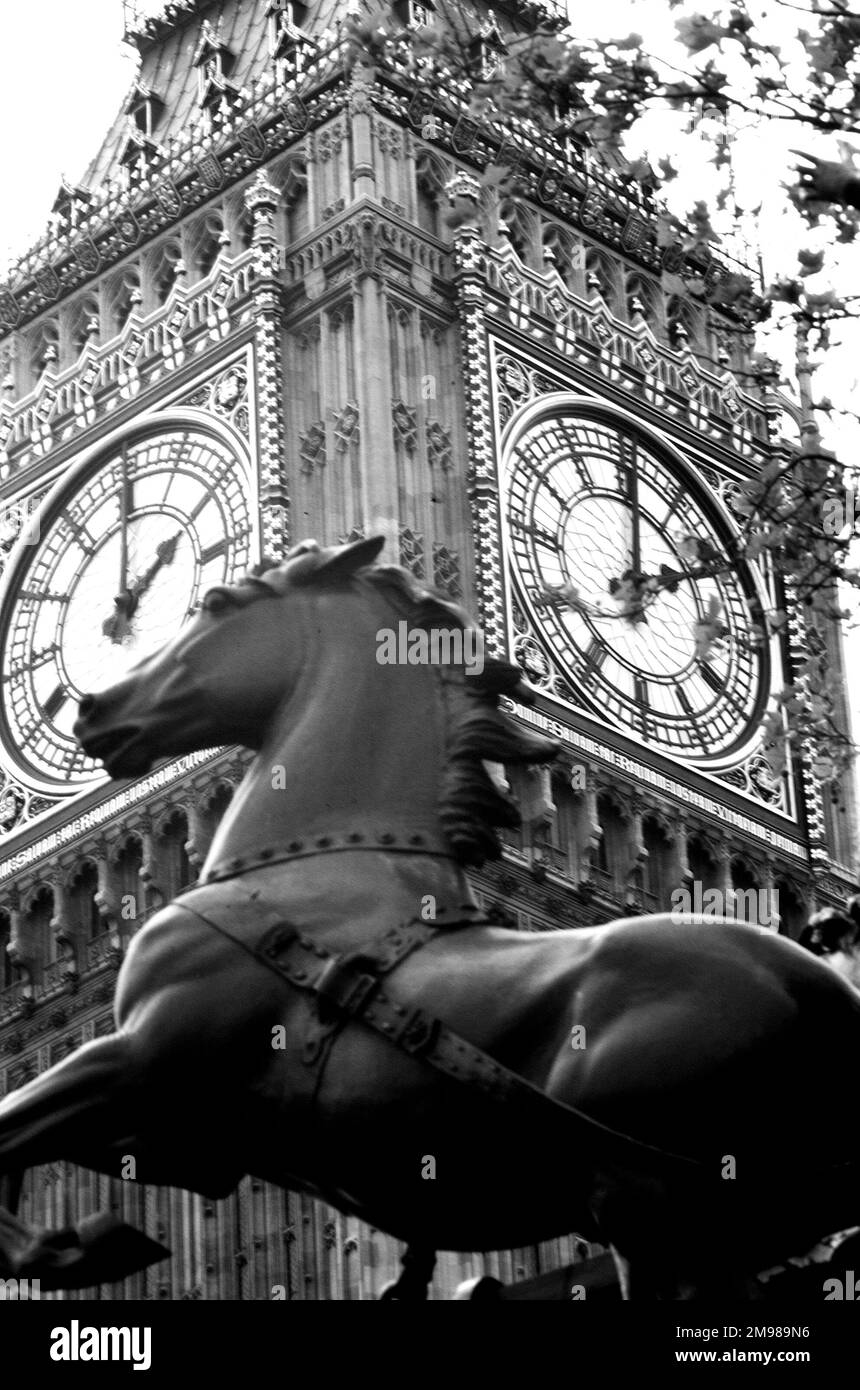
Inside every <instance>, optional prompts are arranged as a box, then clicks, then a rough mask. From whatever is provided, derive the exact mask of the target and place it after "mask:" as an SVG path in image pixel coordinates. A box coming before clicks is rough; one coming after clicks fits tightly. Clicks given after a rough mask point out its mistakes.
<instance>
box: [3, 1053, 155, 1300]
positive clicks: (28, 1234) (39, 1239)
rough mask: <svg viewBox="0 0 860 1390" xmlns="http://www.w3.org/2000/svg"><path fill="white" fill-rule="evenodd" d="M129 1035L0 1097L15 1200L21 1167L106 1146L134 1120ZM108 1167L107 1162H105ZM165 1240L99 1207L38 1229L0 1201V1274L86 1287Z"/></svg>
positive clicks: (136, 1265)
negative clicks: (75, 1221) (64, 1224)
mask: <svg viewBox="0 0 860 1390" xmlns="http://www.w3.org/2000/svg"><path fill="white" fill-rule="evenodd" d="M134 1082H135V1076H134V1068H133V1067H132V1058H131V1047H130V1044H129V1040H128V1038H127V1037H125V1036H124V1035H122V1034H114V1035H113V1036H112V1037H109V1038H100V1039H99V1040H98V1041H96V1042H91V1043H88V1044H87V1045H86V1046H85V1047H82V1048H81V1049H80V1050H79V1051H78V1052H75V1053H73V1054H72V1055H71V1056H70V1057H67V1058H66V1059H65V1061H63V1062H61V1063H60V1064H59V1066H56V1067H52V1068H51V1069H50V1071H47V1072H45V1073H44V1074H43V1075H42V1076H38V1077H36V1078H35V1079H34V1080H33V1081H30V1082H28V1084H27V1085H26V1086H22V1087H21V1088H20V1090H17V1091H13V1092H12V1093H11V1095H8V1096H7V1097H6V1098H5V1100H3V1101H2V1102H0V1167H5V1168H6V1169H7V1174H8V1178H9V1181H8V1182H7V1185H6V1191H7V1193H8V1194H9V1195H10V1196H11V1197H12V1199H13V1202H14V1203H15V1205H17V1191H16V1188H17V1189H18V1190H19V1189H20V1175H21V1172H22V1170H23V1169H24V1168H28V1167H31V1166H33V1165H34V1164H37V1163H46V1162H50V1160H51V1159H55V1158H70V1159H74V1158H75V1156H76V1155H75V1150H76V1148H81V1147H83V1146H84V1144H85V1145H86V1150H87V1155H88V1157H89V1155H91V1154H93V1153H95V1152H96V1151H97V1149H98V1146H100V1145H103V1146H104V1147H105V1153H106V1156H107V1153H109V1152H110V1143H111V1141H114V1142H116V1141H117V1140H118V1139H120V1138H121V1137H122V1136H124V1135H127V1134H133V1133H135V1132H136V1129H137V1126H138V1124H139V1123H140V1100H139V1093H138V1092H136V1090H135V1085H134ZM108 1171H110V1169H109V1170H108ZM167 1254H169V1251H168V1250H166V1249H165V1248H164V1246H161V1245H158V1244H156V1242H155V1241H151V1240H149V1238H148V1237H147V1236H145V1235H143V1234H142V1232H140V1231H135V1230H134V1229H133V1228H132V1227H130V1226H126V1225H125V1224H124V1223H123V1222H120V1221H118V1220H117V1219H116V1218H114V1217H112V1216H110V1215H107V1214H105V1213H97V1214H96V1215H95V1216H91V1217H88V1218H86V1220H84V1221H83V1222H81V1223H80V1225H79V1226H78V1227H77V1228H76V1229H72V1228H69V1229H66V1230H62V1231H37V1230H35V1229H33V1228H32V1227H29V1226H27V1225H25V1224H24V1223H23V1222H21V1221H19V1220H18V1219H17V1218H16V1217H15V1216H14V1215H13V1214H12V1213H10V1212H9V1211H8V1210H3V1209H2V1208H0V1274H2V1275H3V1276H4V1277H6V1276H8V1275H13V1276H15V1277H30V1278H32V1277H36V1278H38V1279H39V1280H40V1282H42V1283H43V1284H44V1286H45V1288H46V1289H52V1288H85V1287H90V1286H92V1285H93V1284H99V1283H104V1282H106V1281H108V1282H110V1281H113V1280H115V1279H122V1278H124V1277H125V1276H126V1275H128V1274H132V1273H135V1272H136V1271H137V1270H139V1269H144V1268H146V1266H147V1265H149V1264H152V1263H153V1262H154V1261H155V1260H161V1259H164V1258H165V1256H166V1255H167Z"/></svg>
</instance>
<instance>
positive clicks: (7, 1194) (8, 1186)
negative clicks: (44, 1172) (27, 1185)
mask: <svg viewBox="0 0 860 1390" xmlns="http://www.w3.org/2000/svg"><path fill="white" fill-rule="evenodd" d="M24 1171H25V1170H24V1169H23V1168H14V1169H12V1170H10V1172H8V1173H4V1174H3V1175H2V1176H0V1207H4V1208H5V1210H6V1211H11V1212H13V1213H14V1212H16V1211H17V1210H18V1203H19V1202H20V1200H21V1188H22V1187H23V1185H24Z"/></svg>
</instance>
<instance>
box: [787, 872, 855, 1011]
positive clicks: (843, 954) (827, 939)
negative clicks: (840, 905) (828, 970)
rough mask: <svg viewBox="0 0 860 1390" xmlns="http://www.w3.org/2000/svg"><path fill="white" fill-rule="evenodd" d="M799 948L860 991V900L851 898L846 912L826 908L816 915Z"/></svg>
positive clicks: (802, 937) (810, 920) (805, 929)
mask: <svg viewBox="0 0 860 1390" xmlns="http://www.w3.org/2000/svg"><path fill="white" fill-rule="evenodd" d="M798 945H799V946H804V947H805V948H806V950H807V951H811V952H812V954H813V955H814V956H818V957H819V958H820V959H821V960H823V961H825V962H826V963H827V964H828V965H829V966H831V967H832V968H833V969H834V970H835V971H836V972H837V974H839V975H842V976H843V978H844V979H846V980H847V981H848V982H849V984H852V985H853V986H854V988H855V989H858V990H860V897H858V896H856V895H855V896H854V897H852V898H849V899H848V903H847V904H846V907H845V909H844V910H843V911H839V910H837V909H836V908H833V907H825V908H823V909H822V910H821V911H820V912H816V913H814V915H813V916H812V917H810V919H809V924H808V926H806V927H805V928H804V930H803V932H802V933H801V935H800V937H799V938H798Z"/></svg>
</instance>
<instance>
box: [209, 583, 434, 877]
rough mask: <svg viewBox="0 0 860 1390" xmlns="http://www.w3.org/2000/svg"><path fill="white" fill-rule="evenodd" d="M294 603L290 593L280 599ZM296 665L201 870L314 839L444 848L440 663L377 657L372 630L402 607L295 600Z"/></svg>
mask: <svg viewBox="0 0 860 1390" xmlns="http://www.w3.org/2000/svg"><path fill="white" fill-rule="evenodd" d="M287 601H290V600H287ZM292 601H293V602H298V603H299V604H300V605H301V607H300V611H299V613H298V614H293V615H291V616H292V617H293V621H294V622H295V623H296V626H297V627H298V628H300V629H302V630H301V631H300V632H299V638H298V640H299V641H300V643H301V646H300V650H301V652H302V664H301V669H300V671H299V674H298V678H297V680H296V683H295V687H294V689H293V692H292V694H291V695H290V696H289V697H288V698H287V699H286V700H285V702H284V704H283V705H282V706H281V707H280V708H279V709H278V710H277V711H276V713H275V715H274V716H273V718H272V720H271V721H270V724H269V726H268V728H267V729H266V730H265V735H264V741H263V744H262V746H261V748H260V751H259V752H258V754H257V756H256V757H255V759H254V761H253V763H252V765H251V767H250V769H249V771H248V773H247V775H246V777H245V780H244V781H243V783H242V785H241V787H240V788H239V791H238V792H237V794H236V796H235V797H234V798H233V802H232V803H231V806H230V809H229V811H228V813H227V815H226V816H225V818H224V820H223V821H222V824H221V826H220V827H219V830H218V833H217V834H216V837H215V839H214V841H213V844H212V848H211V850H210V852H209V855H208V857H207V860H206V864H205V865H204V874H205V873H208V872H210V871H212V869H213V868H215V867H219V868H220V867H222V866H223V865H224V863H225V862H226V861H230V860H237V859H238V860H242V861H245V862H247V861H248V860H256V859H257V858H258V857H259V855H260V853H261V851H262V850H264V849H267V850H268V849H271V850H273V851H274V852H275V853H277V854H278V855H279V856H280V855H281V853H282V852H283V851H284V850H289V849H290V847H295V846H298V847H299V852H307V851H308V850H309V849H311V848H313V847H315V846H317V845H319V842H320V841H325V840H329V841H330V842H332V841H335V842H337V843H338V844H341V843H343V844H347V843H352V842H354V841H350V840H349V837H350V836H353V837H354V836H356V835H359V836H361V837H362V841H361V843H362V844H363V845H368V846H369V845H371V844H374V843H375V844H378V845H379V846H380V847H382V846H384V845H387V844H390V845H392V846H393V847H396V849H397V850H398V851H403V850H405V849H406V848H407V846H410V845H411V846H415V847H417V846H418V845H419V844H420V845H422V846H423V849H422V852H423V850H426V849H430V848H433V847H434V846H435V847H436V848H437V849H443V848H444V840H443V838H442V833H441V827H440V823H439V807H438V802H439V786H440V778H441V775H442V771H443V766H444V757H445V723H446V713H445V706H444V700H443V686H442V679H441V676H440V672H439V670H438V669H437V668H433V667H431V666H407V665H380V664H379V662H378V661H377V650H378V645H379V644H378V641H377V633H378V632H379V630H380V629H381V628H384V627H396V624H397V621H398V620H399V618H400V617H401V616H402V615H401V614H398V613H396V612H394V611H393V610H392V608H391V606H390V605H389V604H388V603H387V602H386V601H384V600H383V598H382V597H381V596H378V595H371V596H370V597H369V598H368V596H367V595H366V594H365V595H364V597H363V601H359V596H358V595H354V594H350V595H345V594H343V593H342V592H341V593H339V594H326V593H322V594H318V595H316V596H309V597H308V598H307V599H301V600H295V599H294V600H292Z"/></svg>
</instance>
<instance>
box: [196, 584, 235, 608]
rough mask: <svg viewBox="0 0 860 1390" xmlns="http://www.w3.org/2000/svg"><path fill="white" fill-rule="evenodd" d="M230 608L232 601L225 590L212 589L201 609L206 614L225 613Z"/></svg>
mask: <svg viewBox="0 0 860 1390" xmlns="http://www.w3.org/2000/svg"><path fill="white" fill-rule="evenodd" d="M229 606H230V600H229V599H228V597H227V595H226V594H225V592H224V590H223V589H210V590H209V593H208V594H206V596H205V597H204V599H203V603H202V604H201V607H202V609H203V612H204V613H223V612H224V610H225V608H228V607H229Z"/></svg>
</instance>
